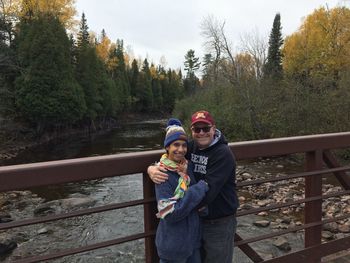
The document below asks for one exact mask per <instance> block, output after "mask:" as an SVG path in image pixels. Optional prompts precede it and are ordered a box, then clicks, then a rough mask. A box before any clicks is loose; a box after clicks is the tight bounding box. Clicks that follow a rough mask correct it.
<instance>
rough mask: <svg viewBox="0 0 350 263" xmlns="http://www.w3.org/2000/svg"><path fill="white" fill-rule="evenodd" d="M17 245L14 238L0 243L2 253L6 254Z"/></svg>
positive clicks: (0, 252) (0, 253)
mask: <svg viewBox="0 0 350 263" xmlns="http://www.w3.org/2000/svg"><path fill="white" fill-rule="evenodd" d="M16 247H17V243H16V242H15V241H13V240H5V241H4V242H2V243H0V255H5V254H7V253H9V252H11V251H12V250H14V249H15V248H16Z"/></svg>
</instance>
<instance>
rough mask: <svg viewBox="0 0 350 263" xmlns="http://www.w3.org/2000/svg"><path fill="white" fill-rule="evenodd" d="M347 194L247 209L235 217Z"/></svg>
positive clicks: (337, 193) (342, 192)
mask: <svg viewBox="0 0 350 263" xmlns="http://www.w3.org/2000/svg"><path fill="white" fill-rule="evenodd" d="M348 194H350V190H344V191H340V192H334V193H330V194H326V195H318V196H313V197H308V198H304V199H299V200H295V201H291V202H286V203H277V204H274V205H269V206H264V207H259V208H253V209H249V210H246V211H239V212H237V217H239V216H245V215H250V214H256V213H259V212H263V211H269V210H273V209H278V208H283V207H287V206H291V205H297V204H301V203H308V202H312V201H317V200H320V199H327V198H331V197H336V196H340V195H348Z"/></svg>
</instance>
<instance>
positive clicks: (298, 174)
mask: <svg viewBox="0 0 350 263" xmlns="http://www.w3.org/2000/svg"><path fill="white" fill-rule="evenodd" d="M347 170H350V166H343V167H337V168H330V169H322V170H317V171H311V172H302V173H296V174H291V175H283V176H278V177H273V178H265V179H258V180H252V181H247V182H239V183H237V187H243V186H250V185H256V184H263V183H270V182H276V181H283V180H290V179H294V178H299V177H308V176H313V175H324V174H328V173H335V172H341V171H347Z"/></svg>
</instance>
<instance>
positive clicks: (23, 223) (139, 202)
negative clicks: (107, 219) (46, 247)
mask: <svg viewBox="0 0 350 263" xmlns="http://www.w3.org/2000/svg"><path fill="white" fill-rule="evenodd" d="M154 201H155V198H147V199H139V200H134V201H130V202H123V203H118V204H110V205H105V206H99V207H93V208H88V209H82V210H79V211H74V212H68V213H64V214H58V215H49V216H45V217H39V218H32V219H25V220H21V221H14V222H10V223H2V224H0V230H4V229H9V228H15V227H21V226H28V225H34V224H39V223H45V222H50V221H55V220H60V219H67V218H71V217H78V216H85V215H90V214H94V213H100V212H105V211H109V210H114V209H121V208H126V207H132V206H137V205H143V204H147V203H152V202H154Z"/></svg>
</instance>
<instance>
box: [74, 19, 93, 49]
mask: <svg viewBox="0 0 350 263" xmlns="http://www.w3.org/2000/svg"><path fill="white" fill-rule="evenodd" d="M89 38H90V36H89V27H88V25H87V20H86V17H85V13H83V14H82V15H81V20H80V27H79V32H78V43H77V45H78V47H80V48H83V47H88V46H89V41H90V40H89Z"/></svg>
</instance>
